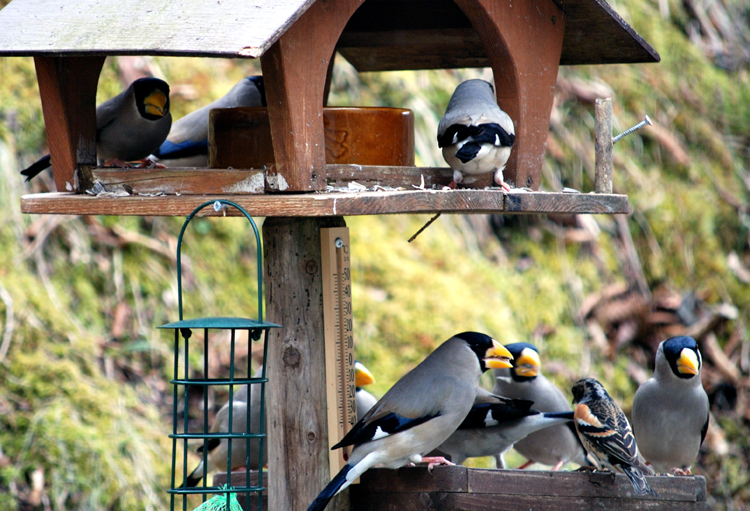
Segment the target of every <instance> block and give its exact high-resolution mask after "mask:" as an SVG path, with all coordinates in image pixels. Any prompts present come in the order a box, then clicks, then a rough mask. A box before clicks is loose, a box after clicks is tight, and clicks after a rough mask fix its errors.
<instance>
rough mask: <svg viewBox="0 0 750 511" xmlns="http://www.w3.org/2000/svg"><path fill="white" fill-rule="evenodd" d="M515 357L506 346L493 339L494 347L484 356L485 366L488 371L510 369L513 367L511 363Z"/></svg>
mask: <svg viewBox="0 0 750 511" xmlns="http://www.w3.org/2000/svg"><path fill="white" fill-rule="evenodd" d="M511 360H513V355H511V354H510V351H508V350H507V349H506V348H505V346H503V345H502V344H500V343H499V342H497V341H496V340H495V339H492V347H491V348H490V349H488V350H487V352H486V353H485V354H484V365H485V366H487V368H488V369H509V368H511V367H513V364H511V363H510V361H511Z"/></svg>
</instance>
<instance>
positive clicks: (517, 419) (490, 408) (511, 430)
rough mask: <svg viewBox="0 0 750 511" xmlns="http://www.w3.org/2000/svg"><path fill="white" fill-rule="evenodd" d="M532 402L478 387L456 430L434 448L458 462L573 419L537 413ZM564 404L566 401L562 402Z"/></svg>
mask: <svg viewBox="0 0 750 511" xmlns="http://www.w3.org/2000/svg"><path fill="white" fill-rule="evenodd" d="M532 405H533V403H532V402H531V401H526V400H523V399H507V398H504V397H500V396H495V395H493V394H490V393H489V392H487V391H486V390H484V389H482V388H480V389H478V390H477V397H476V399H475V400H474V406H472V408H471V411H470V412H469V414H468V415H467V416H466V419H464V421H463V422H462V423H461V425H460V426H459V427H458V429H457V430H456V431H454V432H453V434H452V435H451V436H450V437H448V439H447V440H446V441H445V442H443V443H442V444H440V446H439V447H438V449H437V450H438V451H440V452H443V453H445V454H448V455H449V456H450V458H451V461H452V462H453V463H456V464H462V463H463V462H464V460H466V458H475V457H479V456H494V455H495V454H497V453H498V452H503V451H505V450H506V449H509V448H510V447H512V446H513V444H514V443H516V442H518V441H519V440H521V439H522V438H525V437H526V436H527V435H529V434H530V433H533V432H535V431H539V430H543V429H545V428H549V427H550V426H554V425H555V424H562V423H564V422H570V421H572V420H573V412H572V411H570V410H568V411H565V412H561V413H541V412H537V411H535V410H532V409H531V407H532ZM566 405H567V403H566Z"/></svg>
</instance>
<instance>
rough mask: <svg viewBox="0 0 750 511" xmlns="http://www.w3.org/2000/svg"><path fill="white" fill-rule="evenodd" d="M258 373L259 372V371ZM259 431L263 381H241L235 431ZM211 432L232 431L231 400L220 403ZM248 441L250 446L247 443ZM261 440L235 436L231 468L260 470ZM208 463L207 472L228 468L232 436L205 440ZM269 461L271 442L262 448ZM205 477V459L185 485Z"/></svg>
mask: <svg viewBox="0 0 750 511" xmlns="http://www.w3.org/2000/svg"><path fill="white" fill-rule="evenodd" d="M256 377H257V375H256ZM248 386H250V387H252V388H251V395H250V429H249V430H248V428H247V406H248V405H247V391H248ZM259 431H260V385H259V384H252V385H242V386H241V387H240V388H239V389H238V390H237V392H235V393H234V398H233V399H232V433H247V432H253V433H257V432H259ZM210 432H211V433H227V432H229V402H227V403H225V404H224V406H222V407H221V409H220V410H219V412H218V413H217V414H216V417H215V418H214V423H213V425H212V426H211V429H210ZM248 443H249V446H248ZM259 445H260V444H259V441H258V440H257V439H251V440H242V439H238V438H233V439H232V450H231V453H232V460H231V466H230V471H232V470H235V469H237V468H240V467H247V468H249V469H254V470H257V469H258V466H259V463H258V461H259V458H260V455H259V452H258V450H259ZM206 447H207V450H208V452H207V463H206V474H208V473H210V472H213V471H214V470H220V471H226V470H227V462H228V457H229V452H230V451H229V439H226V438H221V439H219V438H211V439H209V440H208V442H207V443H206ZM197 452H198V454H199V455H201V456H202V455H203V446H200V447H199V448H198V451H197ZM267 462H268V446H266V448H265V449H264V450H263V465H265V464H266V463H267ZM201 479H203V460H201V461H200V463H198V466H197V467H196V468H195V470H193V471H192V472H191V473H190V475H189V476H188V477H187V478H186V480H185V483H184V484H183V485H184V486H187V487H188V488H191V487H194V486H197V485H198V483H199V482H200V480H201Z"/></svg>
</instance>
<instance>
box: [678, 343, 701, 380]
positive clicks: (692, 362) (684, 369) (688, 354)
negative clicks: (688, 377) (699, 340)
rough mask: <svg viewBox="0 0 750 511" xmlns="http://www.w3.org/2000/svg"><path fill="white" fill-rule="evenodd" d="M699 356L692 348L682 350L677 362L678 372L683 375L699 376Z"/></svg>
mask: <svg viewBox="0 0 750 511" xmlns="http://www.w3.org/2000/svg"><path fill="white" fill-rule="evenodd" d="M698 369H699V366H698V356H697V355H696V354H695V352H694V351H693V350H691V349H690V348H682V351H681V352H680V358H679V359H678V360H677V370H678V371H680V372H681V373H682V374H698Z"/></svg>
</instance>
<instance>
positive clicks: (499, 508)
mask: <svg viewBox="0 0 750 511" xmlns="http://www.w3.org/2000/svg"><path fill="white" fill-rule="evenodd" d="M360 486H361V485H360ZM351 494H352V497H351V503H352V509H354V510H356V511H529V510H533V511H579V510H589V509H597V510H598V509H601V510H607V511H708V510H709V507H708V505H707V503H706V502H668V501H667V502H665V501H662V500H651V498H647V499H603V498H591V499H589V498H584V497H550V496H543V497H536V496H528V495H523V496H518V495H514V496H512V497H511V496H506V495H502V494H488V493H485V494H472V493H439V492H436V493H424V492H419V493H417V492H415V493H394V494H387V493H386V494H383V493H378V494H371V493H366V492H362V491H361V490H359V488H354V489H352V491H351Z"/></svg>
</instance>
